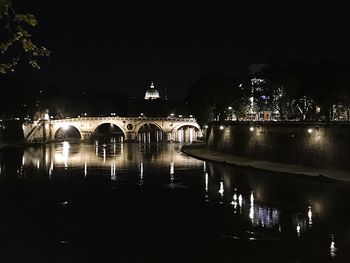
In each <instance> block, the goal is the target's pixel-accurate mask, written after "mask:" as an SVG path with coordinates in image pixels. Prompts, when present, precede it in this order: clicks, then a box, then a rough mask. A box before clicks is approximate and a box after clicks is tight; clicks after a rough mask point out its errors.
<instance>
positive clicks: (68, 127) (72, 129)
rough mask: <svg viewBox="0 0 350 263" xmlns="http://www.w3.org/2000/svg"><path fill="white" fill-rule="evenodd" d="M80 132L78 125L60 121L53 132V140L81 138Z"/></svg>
mask: <svg viewBox="0 0 350 263" xmlns="http://www.w3.org/2000/svg"><path fill="white" fill-rule="evenodd" d="M81 138H82V132H81V130H80V128H79V127H77V126H76V125H74V124H71V123H62V124H60V125H59V126H58V127H56V129H55V130H54V132H53V139H54V140H58V141H61V140H81Z"/></svg>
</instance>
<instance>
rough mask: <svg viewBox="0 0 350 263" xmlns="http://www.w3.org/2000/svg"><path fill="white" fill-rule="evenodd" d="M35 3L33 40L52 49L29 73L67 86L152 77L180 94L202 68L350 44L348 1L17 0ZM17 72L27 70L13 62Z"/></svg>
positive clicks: (342, 53) (28, 6) (337, 50)
mask: <svg viewBox="0 0 350 263" xmlns="http://www.w3.org/2000/svg"><path fill="white" fill-rule="evenodd" d="M14 3H15V7H16V9H17V10H19V11H26V12H32V13H34V14H35V15H36V16H37V18H38V20H39V26H38V27H37V28H36V29H35V31H34V32H33V38H34V40H36V42H39V43H40V44H42V45H45V46H46V47H48V48H49V49H51V50H52V52H53V53H52V56H51V57H50V59H49V61H48V62H43V63H42V66H43V69H42V70H40V71H37V72H29V73H28V72H27V73H26V76H27V77H30V78H31V79H33V80H34V81H36V82H37V83H40V84H46V85H56V86H59V87H62V88H64V89H86V90H89V89H93V88H101V89H107V90H111V89H116V90H121V91H124V92H125V93H127V94H129V95H133V96H139V97H141V96H143V93H144V91H145V89H146V88H147V87H148V86H149V84H150V82H151V81H154V83H155V85H156V88H158V89H159V91H160V92H161V93H162V92H163V90H164V89H165V88H167V89H168V95H169V97H170V98H182V97H184V96H185V95H186V93H187V91H188V87H189V86H190V85H191V83H192V82H193V81H194V80H195V79H196V78H198V77H200V76H202V75H204V74H206V73H210V72H213V71H217V72H222V73H227V74H231V73H235V72H237V71H238V70H239V69H241V68H246V67H247V65H249V64H250V63H264V62H266V61H267V60H268V59H269V58H271V57H275V56H283V57H285V56H288V57H292V58H296V59H308V60H319V59H323V58H335V59H339V58H345V57H349V54H350V52H349V51H350V49H349V47H350V45H349V44H350V43H349V42H350V41H349V39H350V37H349V26H348V25H350V21H348V20H349V17H350V16H349V11H350V10H349V8H348V5H347V4H346V1H317V2H316V1H315V2H314V1H306V0H305V1H301V2H300V3H298V2H297V1H283V0H279V1H262V0H256V1H253V0H251V1H249V0H244V1H237V0H231V1H218V0H216V1H198V2H197V3H196V2H194V1H179V0H177V1H165V0H163V1H140V2H138V1H117V0H114V1H112V0H98V1H88V0H66V1H64V0H62V1H56V0H50V1H48V0H26V1H23V0H15V1H14ZM18 74H23V72H19V73H18Z"/></svg>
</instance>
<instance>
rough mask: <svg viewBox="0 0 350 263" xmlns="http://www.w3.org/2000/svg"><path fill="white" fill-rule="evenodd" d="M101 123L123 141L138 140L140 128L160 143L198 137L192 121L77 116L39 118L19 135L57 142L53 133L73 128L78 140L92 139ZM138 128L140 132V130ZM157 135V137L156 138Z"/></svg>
mask: <svg viewBox="0 0 350 263" xmlns="http://www.w3.org/2000/svg"><path fill="white" fill-rule="evenodd" d="M103 124H111V125H115V126H117V127H118V128H119V129H120V131H121V132H120V133H121V135H122V137H123V139H124V140H125V141H141V136H140V135H141V134H140V133H141V131H145V130H147V129H145V128H142V127H150V126H152V127H155V128H156V130H157V131H158V132H159V134H160V136H159V137H160V141H183V140H185V139H186V141H193V140H196V139H197V138H199V137H202V132H201V129H200V126H199V125H198V123H197V121H196V119H195V118H174V117H166V118H151V117H113V116H111V117H81V118H67V119H56V120H52V119H49V118H48V117H46V118H45V117H44V116H43V117H42V118H41V119H39V120H38V121H34V122H32V123H27V124H23V134H24V138H25V141H27V142H48V141H54V140H57V133H58V131H60V133H62V132H64V131H66V130H68V129H76V131H78V132H79V135H80V139H81V140H90V139H92V138H93V137H94V136H95V135H96V132H97V129H98V128H99V127H100V126H101V125H103ZM141 128H142V129H141ZM157 136H158V135H157Z"/></svg>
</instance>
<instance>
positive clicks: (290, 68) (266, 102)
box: [187, 60, 350, 124]
mask: <svg viewBox="0 0 350 263" xmlns="http://www.w3.org/2000/svg"><path fill="white" fill-rule="evenodd" d="M349 76H350V62H349V61H347V62H334V61H331V60H325V61H322V62H319V63H314V64H310V63H306V62H300V61H299V62H296V61H292V60H289V61H279V62H275V63H272V64H270V65H267V66H266V67H265V68H264V69H263V70H261V71H260V72H259V73H258V74H256V75H254V76H252V75H247V76H241V77H233V78H228V77H227V76H223V75H220V74H216V75H207V76H204V77H202V78H200V79H198V80H197V81H196V82H195V83H194V84H193V85H192V86H191V88H190V92H189V95H188V98H187V100H188V103H189V106H190V107H191V108H192V109H193V112H194V113H195V115H196V117H197V119H198V120H199V122H200V124H205V123H208V122H209V121H211V120H213V119H215V120H223V119H230V114H232V113H233V114H234V115H235V116H236V117H238V119H239V118H242V117H244V116H247V113H249V112H250V111H253V112H264V111H269V112H272V113H274V114H275V113H276V114H277V115H279V116H280V117H279V118H280V120H300V121H331V120H348V121H349V120H350V77H349ZM251 98H253V101H254V103H253V105H254V108H253V109H252V108H251V101H250V99H251ZM227 109H230V110H227Z"/></svg>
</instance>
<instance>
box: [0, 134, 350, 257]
mask: <svg viewBox="0 0 350 263" xmlns="http://www.w3.org/2000/svg"><path fill="white" fill-rule="evenodd" d="M180 146H181V145H179V144H175V143H160V144H142V143H130V144H129V143H118V142H115V140H111V141H109V142H104V141H95V142H94V143H93V144H74V143H73V144H71V143H68V142H62V143H56V144H52V145H46V146H44V147H38V148H28V149H27V150H25V151H24V153H23V155H20V156H18V158H17V159H18V160H19V161H18V162H13V160H11V161H9V159H6V158H4V157H6V156H4V154H3V155H1V159H0V179H1V180H3V179H6V177H11V176H13V173H14V171H15V174H16V178H17V179H16V180H23V179H24V178H26V177H27V176H33V175H36V176H38V175H41V176H43V177H45V176H46V177H47V178H48V180H49V181H54V180H55V178H60V177H62V176H69V175H70V174H76V173H79V174H80V175H81V178H82V179H83V180H87V179H88V178H89V177H90V176H96V175H102V176H105V177H106V178H108V179H109V180H110V183H111V184H113V186H112V188H113V189H115V186H118V184H124V185H129V186H128V191H133V189H135V188H140V189H141V188H145V189H147V187H149V186H152V187H153V186H154V185H155V184H154V180H160V179H159V178H160V177H159V178H158V177H157V178H156V179H154V180H153V181H152V180H151V181H150V179H152V177H154V175H160V176H164V179H165V180H164V181H162V182H161V183H160V185H161V186H160V188H161V187H163V188H165V189H168V191H174V190H175V191H176V190H177V191H184V190H183V189H187V190H186V191H190V192H193V194H194V195H195V196H196V197H198V198H199V200H202V202H203V203H200V204H198V207H202V208H201V209H203V210H205V211H209V212H203V211H202V212H199V214H200V216H199V219H200V220H203V221H205V222H207V221H208V222H209V223H210V224H212V225H209V226H208V225H207V226H208V227H209V228H210V229H212V232H213V233H215V236H220V237H231V238H233V239H235V240H250V241H258V240H260V241H264V240H281V241H283V242H287V243H288V242H289V243H288V244H291V245H292V246H295V243H294V242H301V243H307V244H311V245H312V246H313V249H314V250H315V251H318V252H317V253H319V254H320V255H324V254H325V255H328V256H330V257H331V258H334V257H337V256H338V255H339V254H340V253H341V249H340V247H341V246H343V247H346V246H345V245H346V244H348V243H346V242H348V241H347V239H346V238H345V239H341V238H338V236H341V235H339V233H342V232H344V231H347V230H348V229H350V227H349V224H347V225H346V227H345V228H344V227H343V228H338V227H337V220H344V219H343V218H342V216H343V215H342V213H341V212H344V210H346V208H347V209H348V208H349V205H348V204H347V203H345V205H344V203H342V201H344V200H342V197H344V196H345V197H349V195H348V194H346V193H348V190H349V189H348V188H347V186H341V187H340V189H341V192H340V194H339V195H338V193H339V192H338V190H339V189H338V186H337V185H330V184H328V183H322V182H321V183H319V182H315V181H312V180H305V179H301V178H300V179H299V178H295V177H286V176H285V175H283V176H282V175H278V177H276V176H274V175H271V174H269V173H267V172H257V171H248V170H245V169H241V168H235V167H231V166H228V165H219V164H214V163H211V162H203V161H200V160H196V159H194V158H190V157H188V156H186V155H184V154H182V153H181V152H180V151H179V149H180ZM192 174H194V175H195V176H193V177H191V176H190V175H192ZM132 175H135V184H133V182H132V181H130V180H131V179H130V178H131V177H132ZM119 187H120V185H119ZM332 187H333V188H334V190H332ZM160 188H159V189H160ZM197 188H198V189H199V190H198V189H197ZM117 189H118V188H117ZM157 189H158V188H157ZM295 189H297V190H295ZM320 189H321V190H320ZM322 189H327V191H322ZM344 193H345V194H344ZM344 199H346V198H344ZM125 202H127V201H125ZM71 203H74V202H72V200H70V199H69V198H66V197H63V198H62V200H60V201H59V202H58V204H59V205H60V206H69V205H70V204H71ZM337 203H339V206H337V205H336V204H337ZM198 207H193V208H191V209H199V208H198ZM345 207H346V208H345ZM171 209H174V208H171ZM210 212H212V213H213V215H211V216H208V214H210ZM333 213H334V214H336V215H335V216H334V217H332V214H333ZM207 217H209V218H207ZM215 217H218V218H219V219H218V221H217V222H216V221H215V220H212V219H213V218H215ZM345 221H346V220H345ZM212 222H213V223H212ZM221 225H224V226H225V227H222V226H221ZM193 228H195V226H193ZM320 236H321V238H320ZM335 236H336V237H337V245H336V243H335ZM329 237H331V238H329ZM339 244H340V245H339ZM344 244H345V245H344Z"/></svg>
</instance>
